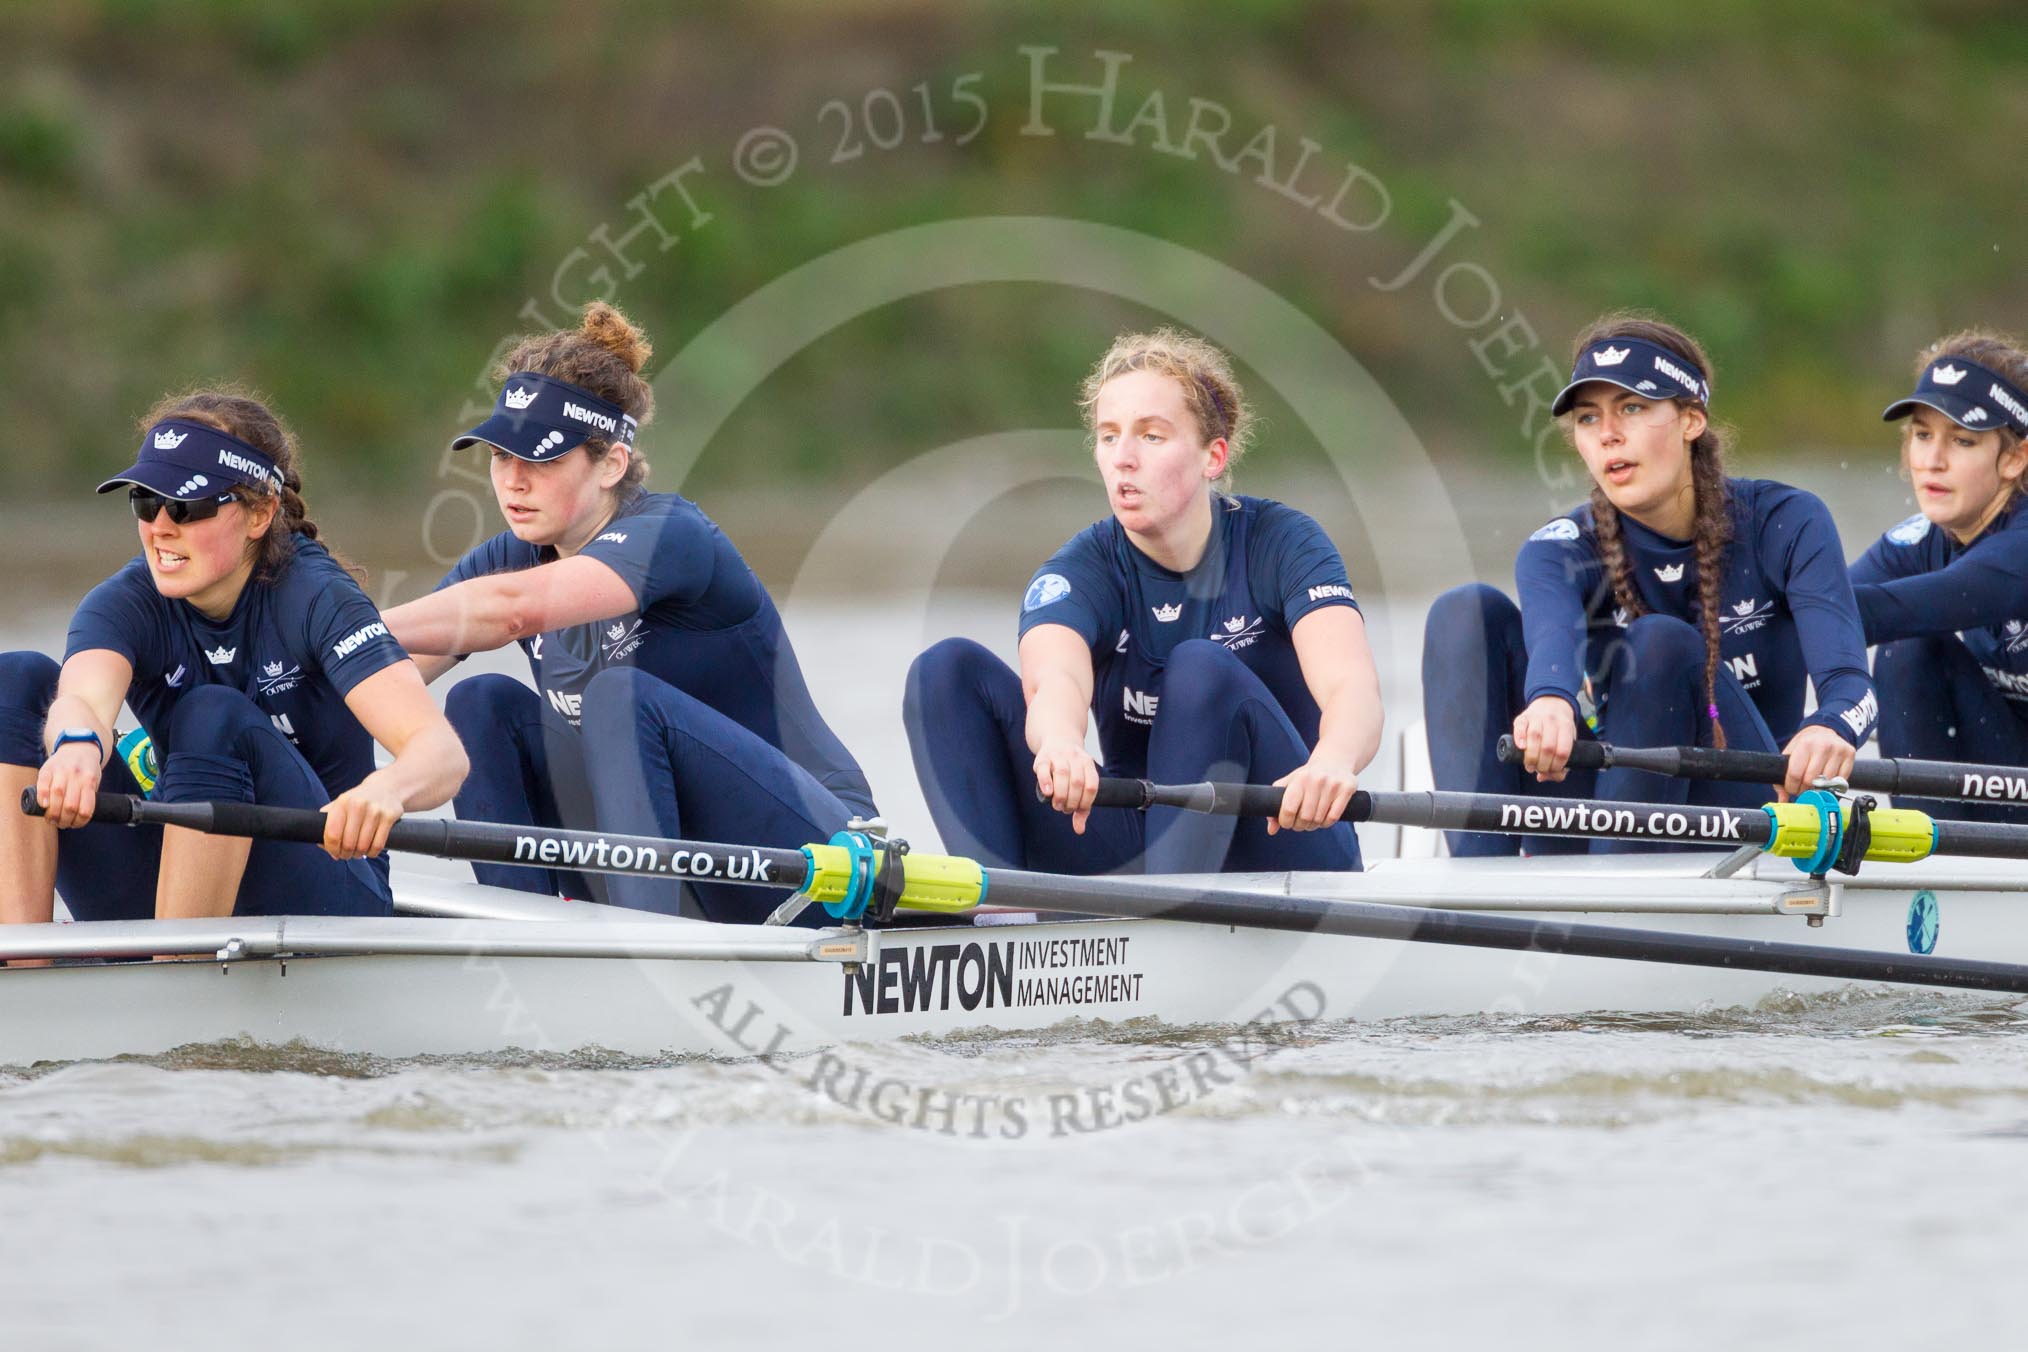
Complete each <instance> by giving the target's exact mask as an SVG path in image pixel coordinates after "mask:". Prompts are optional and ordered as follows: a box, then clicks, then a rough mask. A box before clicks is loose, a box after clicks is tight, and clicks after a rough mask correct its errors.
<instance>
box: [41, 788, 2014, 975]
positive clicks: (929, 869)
mask: <svg viewBox="0 0 2028 1352" xmlns="http://www.w3.org/2000/svg"><path fill="white" fill-rule="evenodd" d="M1126 782H1127V783H1128V784H1129V785H1132V784H1133V782H1132V781H1126ZM1135 787H1138V786H1135ZM1277 792H1279V791H1277ZM22 807H23V810H24V811H29V812H30V813H31V814H32V813H34V812H35V811H37V809H36V807H35V803H34V796H33V793H32V791H31V792H29V793H24V794H23V795H22ZM95 815H96V816H97V818H98V819H100V820H104V821H109V822H131V823H136V824H161V825H168V826H184V827H188V828H190V829H192V830H200V831H213V832H217V833H219V834H223V835H238V836H259V837H263V838H273V839H281V840H294V841H305V842H314V841H320V840H322V839H323V814H322V813H317V812H305V811H300V810H296V809H289V808H272V807H258V806H252V805H248V804H206V803H151V802H148V801H146V800H144V799H138V798H128V797H124V796H121V795H114V794H101V795H99V800H98V806H97V809H96V814H95ZM389 843H390V844H391V845H392V846H393V847H394V848H397V849H416V850H422V851H424V852H426V853H430V854H437V855H441V856H443V857H445V858H454V859H455V858H465V859H477V860H481V861H491V862H497V863H508V864H527V865H532V866H538V867H549V866H555V865H562V866H564V867H569V868H576V869H580V870H589V871H593V872H604V873H628V874H639V875H644V876H651V877H660V878H709V879H711V880H713V881H721V882H731V883H745V884H750V885H756V886H764V887H776V888H785V887H799V888H801V889H802V890H803V891H804V892H806V893H807V894H809V895H810V896H811V897H812V898H813V899H814V900H817V901H820V902H823V903H824V904H825V905H826V908H827V909H829V910H832V912H833V914H842V913H843V912H850V914H849V915H844V917H843V918H848V919H849V918H851V916H852V915H857V914H858V912H857V911H853V910H852V909H851V908H852V906H853V905H854V903H855V902H856V903H857V904H858V905H859V906H861V907H863V906H864V904H865V902H866V900H867V897H868V894H869V893H870V892H872V891H873V890H874V887H875V885H876V884H875V880H874V877H873V876H872V875H873V874H874V873H877V874H878V875H880V877H882V878H886V877H888V876H889V875H890V872H891V870H892V869H893V866H894V865H895V864H899V865H900V869H899V872H900V873H901V875H902V876H901V877H900V878H899V879H896V880H895V881H896V882H897V883H898V890H897V891H896V893H895V896H896V897H897V898H898V900H899V902H900V904H901V905H902V906H904V907H909V908H913V909H918V910H932V911H960V910H965V909H968V908H970V907H971V906H974V905H977V904H979V903H981V902H984V901H985V900H986V898H987V896H988V894H989V893H990V895H991V896H992V899H993V900H994V901H995V902H999V903H1006V904H1013V905H1016V906H1028V907H1033V908H1035V909H1036V910H1043V911H1073V912H1076V913H1079V914H1084V915H1107V916H1120V917H1131V918H1148V919H1161V920H1176V921H1188V922H1191V923H1195V924H1205V925H1222V926H1227V927H1231V926H1244V927H1246V928H1249V929H1269V930H1293V931H1297V932H1301V933H1318V934H1342V935H1348V936H1353V937H1359V938H1369V939H1395V940H1402V941H1405V942H1410V943H1438V944H1459V945H1464V946H1467V947H1473V948H1494V949H1508V950H1514V951H1533V952H1545V953H1565V954H1570V955H1572V956H1576V957H1595V958H1624V959H1632V960H1636V961H1641V962H1666V963H1678V964H1683V965H1688V966H1694V967H1724V968H1732V969H1735V970H1741V971H1760V972H1779V973H1784V974H1788V975H1795V976H1819V977H1829V978H1833V979H1836V980H1844V981H1877V982H1889V983H1897V984H1903V985H1915V986H1950V987H1957V988H1961V989H1966V990H1991V991H2007V992H2012V993H2019V994H2028V967H2023V966H2018V965H2015V964H2012V963H2002V962H1987V961H1981V960H1976V959H1969V958H1937V957H1918V956H1916V955H1914V954H1903V953H1874V952H1868V951H1865V950H1863V949H1848V948H1832V947H1819V946H1817V945H1813V944H1795V943H1781V942H1777V941H1774V940H1766V939H1729V938H1721V937H1718V936H1715V935H1702V934H1671V933H1668V932H1666V931H1660V930H1641V929H1621V928H1618V927H1614V926H1608V925H1590V924H1569V923H1564V922H1560V921H1550V920H1530V919H1526V918H1523V917H1520V916H1502V915H1486V914H1480V913H1475V912H1468V911H1445V910H1439V909H1423V908H1421V907H1414V906H1384V905H1380V904H1377V903H1374V902H1358V901H1324V900H1319V899H1316V898H1312V897H1297V896H1285V895H1282V894H1280V893H1271V892H1248V891H1244V890H1238V889H1230V890H1229V889H1223V888H1207V887H1194V886H1185V885H1179V884H1174V883H1160V882H1153V881H1144V880H1140V879H1134V878H1119V877H1100V878H1073V877H1064V876H1060V875H1057V874H1048V873H1026V872H1022V871H1019V870H1015V869H986V868H982V867H981V866H980V865H979V864H977V863H976V862H974V861H972V860H969V859H959V858H954V857H949V856H936V855H920V854H908V855H900V854H898V853H894V852H891V851H889V850H887V849H884V848H878V847H876V848H872V849H870V850H868V851H867V856H868V857H865V858H863V859H862V858H861V857H860V856H859V854H858V851H859V850H860V849H862V848H863V847H864V846H865V844H866V842H865V839H864V837H861V838H860V841H859V842H857V843H851V844H844V845H808V846H805V847H804V848H803V849H801V850H782V849H768V848H765V847H761V846H749V845H718V844H710V843H706V842H700V841H688V840H659V839H652V838H647V837H640V836H608V835H604V834H602V833H600V832H596V831H564V830H556V829H547V828H542V827H523V826H500V825H492V824H488V823H483V822H446V821H408V820H404V821H401V822H397V823H396V824H395V827H394V830H393V831H392V832H391V833H390V841H389ZM679 860H681V861H683V862H682V864H681V866H680V867H679V866H678V863H677V861H679ZM734 864H738V865H739V869H738V871H737V872H735V871H733V865H734Z"/></svg>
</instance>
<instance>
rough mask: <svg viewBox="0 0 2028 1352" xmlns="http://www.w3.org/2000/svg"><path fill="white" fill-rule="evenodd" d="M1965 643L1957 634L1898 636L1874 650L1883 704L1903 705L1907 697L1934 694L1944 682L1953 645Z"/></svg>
mask: <svg viewBox="0 0 2028 1352" xmlns="http://www.w3.org/2000/svg"><path fill="white" fill-rule="evenodd" d="M1952 645H1955V646H1958V647H1963V646H1964V645H1963V644H1962V642H1960V640H1959V639H1958V638H1957V636H1956V635H1928V634H1925V635H1923V636H1921V637H1918V638H1903V639H1896V640H1895V641H1894V642H1892V643H1883V644H1881V645H1880V646H1879V647H1878V648H1875V649H1874V650H1873V684H1874V686H1875V687H1876V688H1877V689H1878V690H1879V692H1880V699H1881V702H1882V704H1883V705H1884V704H1889V703H1893V704H1900V703H1901V702H1902V701H1903V700H1904V698H1907V697H1919V694H1918V692H1920V691H1922V690H1923V689H1925V688H1928V689H1929V690H1930V691H1931V693H1934V692H1935V688H1936V687H1937V686H1938V685H1939V684H1941V683H1942V681H1943V679H1944V672H1945V669H1946V664H1947V663H1948V661H1949V659H1950V647H1951V646H1952Z"/></svg>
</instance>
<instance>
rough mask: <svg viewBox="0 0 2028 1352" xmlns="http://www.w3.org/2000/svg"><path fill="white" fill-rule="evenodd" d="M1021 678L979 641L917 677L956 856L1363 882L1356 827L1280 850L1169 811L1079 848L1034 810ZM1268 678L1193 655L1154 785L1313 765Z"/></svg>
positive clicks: (917, 723)
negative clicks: (1328, 873) (1348, 877)
mask: <svg viewBox="0 0 2028 1352" xmlns="http://www.w3.org/2000/svg"><path fill="white" fill-rule="evenodd" d="M1027 716H1028V711H1027V705H1026V702H1025V701H1024V700H1023V699H1022V695H1021V678H1020V677H1019V676H1017V675H1015V674H1014V672H1013V671H1012V670H1011V669H1009V667H1008V666H1007V664H1006V663H1005V662H1002V661H1001V660H1000V659H999V658H998V657H996V656H994V655H993V653H992V652H990V651H989V650H987V649H986V648H984V647H982V646H980V645H979V644H977V643H974V642H972V641H971V640H969V639H955V638H953V639H945V640H944V641H943V642H941V643H938V644H936V645H935V646H933V647H932V648H930V649H929V650H928V651H927V652H925V653H923V654H922V655H921V656H920V657H918V658H916V660H915V663H914V664H913V665H912V666H911V667H910V668H909V672H908V686H907V690H906V693H905V695H904V697H903V703H902V720H903V722H904V723H905V724H906V725H907V728H908V744H909V749H910V751H911V752H912V753H913V754H914V757H915V769H916V777H917V778H918V779H919V780H920V781H921V783H922V786H923V794H924V796H925V797H926V798H927V799H928V800H929V808H930V816H931V817H932V818H933V819H934V820H935V822H936V826H937V831H938V833H939V834H940V835H941V836H942V837H943V841H944V848H945V849H946V850H948V851H950V852H951V853H953V854H962V855H968V856H970V857H972V858H975V859H977V860H979V861H980V862H981V863H985V864H988V865H992V866H996V867H1001V868H1022V869H1035V870H1040V871H1046V872H1052V873H1076V874H1093V873H1112V872H1144V871H1145V872H1147V873H1216V872H1221V871H1223V872H1276V871H1281V870H1285V869H1306V870H1307V869H1320V870H1356V869H1358V868H1359V866H1360V864H1359V840H1358V837H1357V836H1355V835H1354V834H1353V831H1352V828H1351V826H1349V825H1346V824H1343V823H1341V824H1339V825H1337V826H1333V827H1329V828H1327V829H1325V830H1322V831H1283V832H1281V833H1279V834H1277V835H1273V836H1270V835H1269V834H1268V833H1267V823H1266V821H1264V820H1254V819H1240V818H1234V817H1213V816H1206V815H1203V814H1200V813H1190V812H1182V811H1179V810H1177V809H1173V808H1156V809H1153V810H1151V811H1149V812H1148V813H1147V814H1146V815H1145V820H1144V818H1143V814H1141V813H1140V812H1137V811H1133V810H1130V809H1126V808H1101V809H1098V810H1096V811H1094V812H1093V813H1092V814H1091V817H1090V820H1089V821H1088V822H1087V823H1086V825H1085V833H1084V834H1083V835H1082V836H1080V835H1078V834H1076V833H1075V832H1074V831H1072V830H1071V825H1070V818H1069V817H1068V816H1066V815H1065V814H1063V813H1060V812H1057V811H1056V810H1055V809H1053V808H1051V807H1050V806H1049V804H1047V803H1045V802H1042V801H1040V800H1039V799H1037V798H1036V796H1035V771H1034V768H1033V767H1034V762H1035V756H1034V753H1032V752H1031V751H1029V749H1028V740H1027V734H1026V731H1025V725H1026V721H1027ZM1309 756H1310V753H1309V748H1308V747H1307V746H1305V745H1304V743H1303V739H1302V735H1301V734H1300V733H1298V732H1297V731H1296V728H1295V725H1294V724H1292V723H1291V722H1290V721H1289V717H1288V715H1287V714H1286V713H1284V712H1283V711H1282V707H1281V705H1280V704H1279V703H1277V702H1276V700H1275V697H1274V695H1273V694H1272V693H1270V692H1269V690H1268V688H1267V687H1266V686H1264V685H1262V684H1261V681H1260V678H1259V677H1258V676H1256V675H1254V674H1253V672H1251V671H1249V670H1248V669H1247V667H1246V665H1245V664H1244V663H1243V662H1241V661H1240V660H1239V659H1238V658H1237V657H1234V656H1233V655H1232V654H1231V653H1230V652H1229V651H1227V650H1226V649H1225V648H1224V647H1222V646H1221V645H1219V644H1216V643H1212V642H1209V641H1204V640H1191V641H1189V642H1185V643H1180V644H1178V645H1177V646H1176V648H1175V650H1174V651H1173V652H1171V653H1170V655H1169V661H1168V665H1167V667H1166V668H1165V670H1164V672H1163V678H1162V701H1161V712H1160V713H1158V714H1157V715H1156V716H1155V723H1154V727H1153V729H1152V730H1151V732H1150V734H1149V738H1148V768H1147V777H1148V778H1150V779H1152V780H1155V781H1156V782H1158V783H1165V784H1174V783H1189V782H1194V781H1197V780H1202V779H1223V780H1240V781H1244V782H1247V783H1253V784H1267V783H1272V782H1273V781H1274V780H1277V779H1279V778H1281V777H1282V776H1283V775H1285V774H1288V773H1289V772H1290V771H1291V770H1294V769H1296V768H1297V767H1298V766H1300V765H1302V764H1303V763H1304V762H1305V761H1307V760H1308V759H1309Z"/></svg>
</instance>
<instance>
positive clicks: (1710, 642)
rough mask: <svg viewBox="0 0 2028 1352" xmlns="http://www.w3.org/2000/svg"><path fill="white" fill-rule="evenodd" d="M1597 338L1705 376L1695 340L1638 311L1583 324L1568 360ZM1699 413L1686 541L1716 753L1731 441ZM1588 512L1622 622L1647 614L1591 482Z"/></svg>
mask: <svg viewBox="0 0 2028 1352" xmlns="http://www.w3.org/2000/svg"><path fill="white" fill-rule="evenodd" d="M1605 338H1639V339H1641V340H1643V341H1644V342H1649V343H1653V344H1655V345H1656V346H1658V347H1662V348H1666V349H1668V350H1669V351H1671V352H1674V353H1675V354H1676V355H1678V356H1680V357H1682V358H1683V359H1684V360H1686V361H1689V362H1692V363H1694V364H1695V365H1696V367H1697V369H1698V370H1700V371H1702V372H1704V373H1705V375H1706V376H1707V377H1708V376H1709V375H1710V373H1711V359H1710V358H1709V357H1707V356H1705V355H1704V349H1703V348H1702V347H1700V346H1699V345H1698V343H1697V340H1696V339H1694V338H1692V337H1691V336H1690V335H1689V334H1687V333H1684V332H1683V331H1682V330H1681V329H1679V328H1677V327H1676V326H1675V325H1673V324H1670V323H1668V322H1667V321H1665V320H1663V319H1660V318H1658V317H1657V316H1655V315H1652V314H1647V313H1645V312H1642V311H1638V310H1616V311H1614V312H1612V313H1611V314H1606V315H1601V316H1600V317H1599V318H1598V319H1596V320H1594V321H1592V322H1591V323H1590V324H1588V325H1587V326H1586V327H1585V329H1584V331H1583V332H1582V333H1580V334H1578V335H1577V341H1576V343H1575V344H1573V350H1572V354H1571V360H1572V362H1573V363H1574V362H1575V361H1576V359H1577V357H1578V356H1580V355H1582V354H1583V352H1584V350H1585V349H1586V348H1588V347H1590V346H1591V345H1592V344H1593V343H1596V342H1598V341H1600V340H1601V339H1605ZM1679 402H1682V401H1679ZM1696 406H1697V407H1698V408H1704V407H1705V406H1704V405H1702V404H1697V405H1696ZM1705 413H1706V416H1705V423H1704V430H1703V431H1702V432H1700V433H1699V434H1698V436H1697V439H1696V440H1695V441H1693V442H1691V443H1690V488H1691V493H1692V495H1693V496H1694V498H1695V501H1696V509H1695V516H1694V518H1693V524H1692V527H1691V540H1692V543H1693V544H1694V546H1695V549H1696V554H1695V559H1696V563H1697V617H1696V618H1697V629H1698V632H1699V633H1701V634H1702V635H1703V636H1704V703H1705V707H1706V711H1707V712H1708V713H1709V714H1710V717H1711V738H1712V745H1714V746H1716V747H1719V748H1721V749H1723V748H1724V746H1725V728H1724V725H1723V724H1721V723H1720V722H1719V720H1718V663H1719V641H1720V634H1721V630H1720V627H1719V620H1720V610H1721V607H1722V605H1723V601H1724V598H1723V597H1722V596H1721V595H1720V588H1722V587H1723V586H1724V584H1725V550H1726V546H1728V545H1729V544H1731V542H1732V513H1731V510H1730V503H1729V501H1728V498H1729V494H1728V492H1727V489H1726V479H1725V452H1726V449H1727V446H1728V444H1729V443H1730V441H1731V439H1732V437H1731V431H1730V429H1729V428H1726V427H1722V426H1720V425H1719V424H1718V423H1716V422H1713V421H1711V419H1710V413H1709V410H1708V409H1706V410H1705ZM1591 515H1592V522H1593V524H1594V526H1595V528H1596V530H1597V533H1598V552H1599V559H1600V560H1601V562H1603V563H1604V565H1605V570H1606V577H1607V578H1608V579H1609V580H1610V582H1611V584H1612V589H1613V600H1614V602H1615V603H1616V604H1617V605H1618V606H1619V607H1620V609H1622V610H1623V611H1625V612H1626V615H1627V618H1628V620H1629V621H1632V620H1634V619H1636V618H1638V617H1640V616H1642V615H1645V614H1647V613H1648V607H1647V603H1646V602H1644V601H1642V600H1641V593H1640V589H1639V588H1637V587H1636V586H1635V585H1634V566H1633V561H1632V560H1631V559H1629V558H1628V557H1627V547H1626V540H1625V538H1624V536H1623V535H1622V534H1621V530H1620V513H1619V509H1618V508H1616V507H1614V506H1613V504H1612V500H1611V499H1610V498H1608V497H1607V496H1606V495H1605V490H1604V489H1602V488H1600V487H1599V486H1598V484H1597V483H1596V482H1594V483H1593V484H1592V488H1591Z"/></svg>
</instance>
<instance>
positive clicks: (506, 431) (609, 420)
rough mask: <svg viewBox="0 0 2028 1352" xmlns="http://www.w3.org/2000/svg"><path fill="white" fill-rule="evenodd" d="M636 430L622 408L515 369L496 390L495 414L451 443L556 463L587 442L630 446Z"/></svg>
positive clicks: (550, 380)
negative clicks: (497, 390)
mask: <svg viewBox="0 0 2028 1352" xmlns="http://www.w3.org/2000/svg"><path fill="white" fill-rule="evenodd" d="M639 430H640V424H638V423H636V422H635V421H634V419H633V418H632V416H630V415H629V414H628V413H627V412H626V410H624V409H622V408H620V407H619V405H617V404H609V403H607V402H606V401H605V400H603V399H601V398H599V397H598V396H597V395H595V394H593V393H591V392H590V391H589V390H584V389H580V388H579V387H577V386H576V385H572V384H570V383H568V382H567V381H562V380H556V379H552V378H551V377H549V376H542V375H537V374H535V372H533V371H519V372H516V373H515V374H514V375H511V376H509V377H508V378H507V383H506V384H504V385H502V386H501V387H500V398H499V400H498V401H497V402H495V403H494V405H493V416H492V417H490V418H488V419H486V421H484V422H482V423H480V424H479V425H478V426H477V427H475V428H473V429H472V430H471V431H469V432H467V433H465V434H464V435H463V436H461V437H459V438H457V439H456V440H455V441H453V442H452V443H451V449H452V450H454V451H455V450H460V449H462V448H464V447H466V446H470V445H473V444H474V443H477V442H484V443H485V444H486V445H488V446H495V447H498V448H499V449H500V450H503V451H505V452H507V453H508V454H509V455H514V456H519V457H520V458H521V459H523V460H534V461H545V460H554V459H556V457H558V456H560V455H562V454H563V453H564V452H565V451H574V450H576V449H577V448H578V447H580V446H582V445H584V444H585V443H586V442H587V441H593V440H602V441H612V442H618V443H620V444H621V445H623V446H627V447H630V448H631V447H632V446H633V444H634V436H635V434H636V433H637V432H638V431H639Z"/></svg>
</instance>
